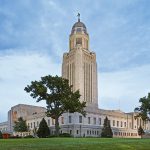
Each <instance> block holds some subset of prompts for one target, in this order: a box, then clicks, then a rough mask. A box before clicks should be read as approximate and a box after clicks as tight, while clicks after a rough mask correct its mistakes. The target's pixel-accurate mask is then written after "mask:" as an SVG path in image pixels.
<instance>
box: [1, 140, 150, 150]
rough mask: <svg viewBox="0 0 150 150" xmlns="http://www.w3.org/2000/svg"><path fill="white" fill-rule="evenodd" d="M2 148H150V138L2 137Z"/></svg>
mask: <svg viewBox="0 0 150 150" xmlns="http://www.w3.org/2000/svg"><path fill="white" fill-rule="evenodd" d="M0 150H150V139H117V138H113V139H102V138H47V139H7V140H4V139H2V140H0Z"/></svg>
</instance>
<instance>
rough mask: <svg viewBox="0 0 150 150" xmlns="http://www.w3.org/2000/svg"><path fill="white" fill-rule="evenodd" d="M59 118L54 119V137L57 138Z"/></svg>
mask: <svg viewBox="0 0 150 150" xmlns="http://www.w3.org/2000/svg"><path fill="white" fill-rule="evenodd" d="M58 118H59V117H55V135H56V136H57V137H58V136H59V121H58Z"/></svg>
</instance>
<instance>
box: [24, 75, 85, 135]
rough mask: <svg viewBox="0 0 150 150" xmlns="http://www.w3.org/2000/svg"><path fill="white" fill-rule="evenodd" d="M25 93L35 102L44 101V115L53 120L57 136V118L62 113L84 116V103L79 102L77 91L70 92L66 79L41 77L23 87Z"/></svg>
mask: <svg viewBox="0 0 150 150" xmlns="http://www.w3.org/2000/svg"><path fill="white" fill-rule="evenodd" d="M25 91H26V92H28V93H30V96H31V97H33V98H35V99H36V100H37V102H39V101H41V100H45V101H46V104H47V112H46V115H47V116H48V117H51V118H53V119H55V131H56V132H55V133H56V136H59V122H58V118H59V117H60V116H61V115H62V114H63V113H64V112H70V113H73V112H79V113H81V114H83V115H84V116H85V114H86V112H85V110H84V108H85V107H86V103H85V102H82V103H81V102H80V100H79V98H80V93H79V91H75V92H72V86H69V82H68V80H67V79H64V78H62V77H58V76H54V77H53V76H50V75H49V76H45V77H41V80H40V81H32V82H31V85H27V87H25Z"/></svg>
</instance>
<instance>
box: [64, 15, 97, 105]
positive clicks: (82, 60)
mask: <svg viewBox="0 0 150 150" xmlns="http://www.w3.org/2000/svg"><path fill="white" fill-rule="evenodd" d="M62 77H63V78H66V79H68V80H69V84H70V85H73V91H76V90H79V91H80V94H81V97H80V101H81V102H82V101H85V102H86V104H87V107H88V106H89V107H96V108H97V107H98V91H97V89H98V88H97V64H96V54H95V53H94V52H92V51H91V50H90V49H89V34H88V32H87V28H86V26H85V24H84V23H82V22H81V21H80V14H78V21H77V22H76V23H75V24H74V25H73V27H72V30H71V34H70V37H69V52H68V53H64V55H63V64H62Z"/></svg>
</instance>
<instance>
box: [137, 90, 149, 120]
mask: <svg viewBox="0 0 150 150" xmlns="http://www.w3.org/2000/svg"><path fill="white" fill-rule="evenodd" d="M139 103H141V106H139V107H136V108H135V111H136V112H138V115H137V116H136V117H141V118H142V120H144V121H146V120H150V93H148V96H147V97H146V96H145V97H143V98H140V100H139Z"/></svg>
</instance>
